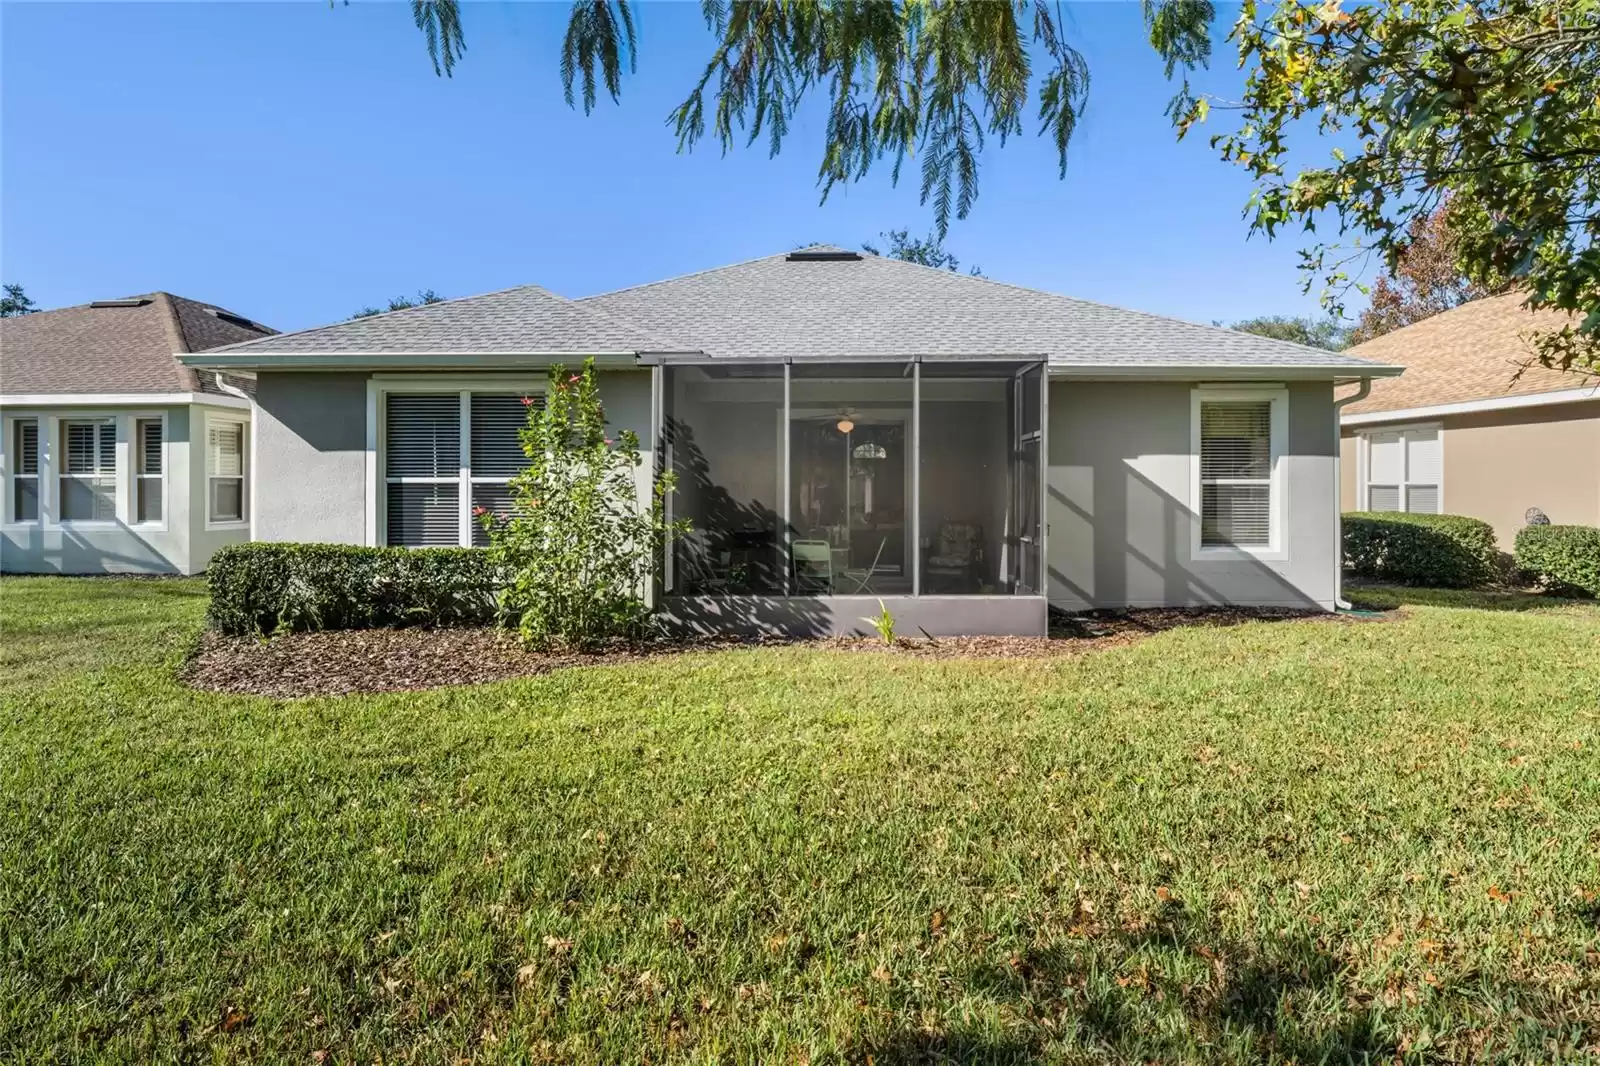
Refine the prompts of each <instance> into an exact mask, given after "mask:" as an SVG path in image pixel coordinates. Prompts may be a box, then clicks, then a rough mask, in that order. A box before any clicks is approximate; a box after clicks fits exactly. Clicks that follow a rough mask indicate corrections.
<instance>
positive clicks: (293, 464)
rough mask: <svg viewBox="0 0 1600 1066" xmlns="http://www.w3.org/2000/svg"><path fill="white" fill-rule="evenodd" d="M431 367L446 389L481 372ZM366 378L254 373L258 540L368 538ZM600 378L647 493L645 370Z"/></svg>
mask: <svg viewBox="0 0 1600 1066" xmlns="http://www.w3.org/2000/svg"><path fill="white" fill-rule="evenodd" d="M435 376H436V377H438V379H439V380H440V381H441V382H445V381H446V380H447V381H448V384H447V385H444V386H443V387H446V388H449V389H457V388H463V387H465V388H472V387H475V386H474V382H475V381H477V380H479V376H476V375H470V374H448V375H445V374H439V375H435ZM423 377H425V376H424V375H417V376H416V378H423ZM368 378H369V375H367V374H362V373H354V374H338V373H296V372H288V371H283V372H264V373H260V374H258V375H257V377H256V471H257V482H256V493H255V539H256V540H263V541H317V542H322V543H332V544H363V543H365V542H366V527H367V515H366V508H367V485H366V476H367V475H366V448H367V381H368ZM545 380H546V379H545V376H544V374H542V373H537V372H536V373H533V374H530V375H528V376H527V377H526V378H524V379H519V380H517V381H514V382H513V381H508V379H507V378H506V377H505V376H503V375H499V376H496V377H494V378H493V379H484V380H483V381H482V384H481V387H482V388H484V389H486V390H493V391H497V392H504V391H507V390H508V389H509V390H511V391H515V390H517V389H526V390H532V389H535V388H537V387H539V386H540V385H542V384H544V382H545ZM599 381H600V396H601V399H602V401H603V402H604V403H605V407H606V417H607V418H608V419H610V423H611V425H612V426H613V427H615V428H617V429H619V430H620V429H631V430H633V431H634V432H636V433H638V434H639V439H640V444H641V448H642V451H643V455H642V457H641V458H642V463H641V467H640V473H639V492H640V499H641V501H647V500H648V499H649V494H650V471H651V470H652V469H653V468H654V466H653V463H654V460H653V458H652V453H651V447H652V444H653V440H652V432H651V426H650V412H651V372H650V371H649V370H630V371H602V372H601V373H600V375H599ZM380 476H381V473H380Z"/></svg>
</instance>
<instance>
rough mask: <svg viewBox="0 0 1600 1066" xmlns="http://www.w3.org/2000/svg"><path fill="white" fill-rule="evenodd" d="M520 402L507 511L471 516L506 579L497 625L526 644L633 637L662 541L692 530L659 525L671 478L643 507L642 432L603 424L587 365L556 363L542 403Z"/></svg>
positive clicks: (663, 479) (644, 614) (643, 617)
mask: <svg viewBox="0 0 1600 1066" xmlns="http://www.w3.org/2000/svg"><path fill="white" fill-rule="evenodd" d="M523 403H524V405H525V406H526V407H527V411H528V414H527V421H526V424H525V425H524V426H523V428H522V430H521V431H520V434H519V437H520V439H521V442H522V452H523V454H524V455H526V456H527V457H528V466H527V468H526V469H524V470H523V471H521V472H520V473H519V474H517V476H516V477H514V478H512V479H511V485H510V488H511V497H512V502H511V507H510V509H509V513H506V514H494V513H492V512H490V511H488V510H487V509H485V508H483V507H478V508H474V510H473V515H474V517H475V518H476V519H477V520H478V522H479V523H481V524H482V526H483V529H484V532H485V533H487V534H488V537H489V557H490V559H492V560H493V561H494V562H495V563H496V564H497V565H498V566H499V567H500V569H501V571H502V572H503V573H505V575H506V582H505V585H504V587H503V588H501V590H500V620H501V621H502V622H503V623H505V624H506V625H507V626H510V627H512V628H514V629H516V631H517V634H518V635H519V636H520V637H521V638H522V641H523V643H524V644H527V645H529V646H532V647H551V646H558V647H579V648H582V647H592V646H594V645H596V644H600V643H603V642H605V641H608V640H615V639H627V638H631V637H636V636H638V635H639V634H640V633H641V631H642V630H643V629H644V626H645V624H646V622H647V620H648V618H649V615H650V605H649V603H648V601H647V600H646V599H645V595H646V593H647V592H648V590H649V587H650V582H651V580H652V579H653V578H654V576H655V573H656V560H658V559H660V558H661V548H662V545H663V544H664V543H665V540H666V538H667V537H668V536H669V535H672V534H673V533H675V532H682V531H684V530H686V529H687V528H688V523H686V522H677V523H669V522H667V521H666V518H665V514H666V507H665V503H666V497H667V493H669V492H671V491H672V488H673V484H674V475H673V474H672V473H671V472H670V471H669V472H666V473H662V474H659V475H657V476H656V478H655V484H654V491H653V493H652V495H651V499H650V502H649V504H648V505H647V506H643V507H641V506H640V501H639V489H638V483H637V481H636V480H635V479H636V477H637V472H638V470H639V467H640V462H641V458H640V451H639V436H638V434H636V433H634V432H633V431H632V430H627V429H624V430H621V431H620V432H613V431H611V430H608V429H607V428H606V415H605V408H604V407H603V406H602V405H601V403H600V389H599V386H598V385H597V384H596V382H595V374H594V360H593V359H590V360H587V361H586V362H585V363H584V364H583V369H582V370H581V371H579V372H578V373H576V374H569V373H568V372H567V369H566V368H565V367H563V366H560V365H557V366H552V367H551V368H550V388H549V390H548V391H547V392H546V393H545V402H544V403H543V404H542V405H541V404H533V403H529V402H528V401H526V400H524V401H523Z"/></svg>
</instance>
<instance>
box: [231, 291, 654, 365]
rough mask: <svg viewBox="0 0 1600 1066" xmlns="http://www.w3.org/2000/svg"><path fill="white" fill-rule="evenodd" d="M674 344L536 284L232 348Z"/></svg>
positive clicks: (600, 348) (332, 350)
mask: <svg viewBox="0 0 1600 1066" xmlns="http://www.w3.org/2000/svg"><path fill="white" fill-rule="evenodd" d="M672 350H675V346H674V345H672V344H670V343H668V342H666V341H664V340H662V339H661V338H659V337H655V336H652V335H651V334H650V333H649V332H647V331H646V330H644V329H640V328H637V327H635V326H633V325H632V324H630V323H626V322H619V321H617V320H616V319H615V318H613V317H612V316H611V315H610V314H608V313H607V312H606V311H605V310H604V309H602V308H598V307H585V306H583V305H581V304H578V303H576V302H574V301H572V300H568V299H566V298H565V297H562V296H557V295H556V294H555V293H553V292H550V291H548V290H546V289H541V288H539V287H538V286H537V285H520V286H518V287H517V288H514V289H505V290H502V291H500V292H491V293H486V294H484V295H482V296H468V297H464V298H462V299H459V300H444V301H442V302H440V303H435V304H424V305H422V306H421V307H410V308H406V309H405V310H403V311H387V312H384V313H383V314H378V315H370V316H368V317H366V318H356V319H351V320H350V321H348V322H336V323H334V324H333V325H330V326H317V327H314V328H312V329H303V330H300V331H298V332H296V333H280V334H278V335H276V336H274V337H268V338H266V339H265V340H258V341H252V342H250V343H248V344H235V345H230V346H229V347H227V348H224V349H222V351H226V352H228V353H230V354H235V353H236V354H239V355H245V354H261V355H271V354H275V353H282V354H286V355H287V354H295V353H299V354H312V353H315V354H343V353H358V352H359V353H362V354H383V353H394V354H399V353H402V352H427V353H483V354H486V355H487V354H493V353H502V352H503V353H541V354H542V353H547V352H549V353H554V352H570V353H574V354H582V353H599V352H639V351H644V352H661V351H672Z"/></svg>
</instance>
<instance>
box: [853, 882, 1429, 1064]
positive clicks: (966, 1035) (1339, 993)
mask: <svg viewBox="0 0 1600 1066" xmlns="http://www.w3.org/2000/svg"><path fill="white" fill-rule="evenodd" d="M1344 970H1345V964H1344V963H1343V962H1342V961H1341V960H1340V959H1338V958H1336V957H1335V956H1333V955H1331V954H1329V953H1328V952H1327V951H1325V950H1324V949H1323V948H1322V947H1321V946H1319V944H1318V943H1317V942H1316V941H1315V940H1312V939H1309V938H1298V937H1280V938H1274V939H1270V940H1268V941H1266V942H1265V943H1262V944H1255V943H1246V942H1240V941H1236V940H1232V939H1230V938H1229V937H1228V936H1227V935H1226V934H1225V933H1224V932H1223V931H1222V930H1221V928H1220V927H1219V926H1217V925H1216V924H1215V923H1214V922H1211V921H1209V920H1208V919H1205V918H1201V917H1196V916H1194V915H1192V914H1191V913H1190V912H1189V911H1188V910H1187V909H1186V908H1185V907H1184V905H1183V904H1182V903H1180V902H1178V901H1176V900H1173V901H1170V902H1169V903H1167V904H1166V905H1165V906H1164V910H1163V913H1162V914H1161V915H1160V916H1159V918H1158V920H1157V921H1156V922H1155V923H1153V924H1152V925H1150V926H1149V927H1147V928H1145V929H1144V930H1142V931H1140V932H1131V933H1130V932H1122V931H1111V932H1107V933H1105V934H1104V935H1103V936H1102V937H1101V938H1098V939H1089V940H1084V939H1082V938H1071V939H1065V938H1064V939H1063V940H1062V941H1061V942H1059V943H1053V944H1047V945H1045V946H1043V947H1040V948H1035V949H1032V950H1029V951H1027V952H1025V953H1023V954H1021V955H1018V956H1015V957H1013V958H1012V959H1011V960H1010V964H1009V965H1004V966H993V965H990V966H979V967H977V968H975V969H974V970H972V971H971V972H969V973H968V974H967V976H966V978H965V979H964V980H961V981H960V982H959V986H960V988H961V990H962V992H963V994H964V995H965V996H969V997H971V998H973V999H977V1000H981V1001H986V1002H987V1003H988V1004H990V1005H992V1006H993V1007H994V1008H996V1009H997V1010H998V1011H999V1012H1001V1013H1003V1014H1004V1015H1006V1016H1009V1017H1011V1018H1016V1019H1020V1020H1021V1024H1018V1025H1015V1026H1008V1027H1007V1028H1005V1029H1004V1030H998V1031H997V1030H996V1029H994V1028H992V1027H991V1028H986V1029H983V1030H978V1029H975V1028H967V1029H962V1028H959V1027H958V1028H951V1029H940V1030H935V1031H932V1032H930V1031H927V1030H925V1029H924V1028H921V1027H914V1026H908V1027H906V1028H903V1029H898V1030H896V1031H894V1032H892V1033H890V1034H888V1035H887V1036H885V1037H883V1038H881V1039H878V1040H876V1041H873V1042H871V1043H869V1045H868V1046H866V1047H864V1048H862V1049H861V1050H860V1053H859V1054H856V1055H852V1056H851V1058H852V1060H854V1059H861V1060H863V1061H874V1062H878V1063H882V1064H885V1066H889V1064H896V1066H900V1064H908V1063H936V1062H985V1063H989V1062H996V1063H1035V1062H1055V1061H1059V1060H1060V1057H1061V1056H1062V1055H1066V1054H1070V1053H1071V1052H1072V1051H1078V1052H1079V1053H1080V1054H1081V1053H1088V1052H1091V1051H1092V1052H1093V1053H1095V1054H1103V1053H1105V1052H1106V1051H1110V1052H1111V1053H1112V1057H1113V1058H1116V1059H1117V1060H1118V1061H1130V1062H1146V1061H1151V1062H1181V1061H1190V1060H1193V1059H1195V1058H1207V1057H1210V1056H1213V1055H1218V1054H1219V1053H1220V1055H1221V1057H1223V1058H1227V1057H1229V1056H1230V1055H1240V1056H1243V1057H1247V1058H1250V1059H1252V1060H1253V1059H1256V1058H1258V1057H1259V1058H1267V1057H1270V1058H1271V1059H1272V1060H1273V1061H1280V1060H1281V1061H1286V1062H1346V1061H1363V1062H1365V1061H1372V1062H1377V1061H1388V1060H1389V1059H1391V1058H1393V1057H1394V1055H1395V1054H1396V1051H1397V1049H1398V1045H1397V1044H1396V1042H1395V1041H1394V1039H1393V1037H1392V1036H1390V1035H1388V1034H1387V1033H1385V1032H1384V1031H1383V1028H1382V1027H1381V1026H1380V1025H1379V1022H1378V1019H1377V1017H1376V1016H1375V1014H1374V1012H1373V1010H1372V1008H1371V1007H1369V1006H1367V1005H1365V1004H1363V1003H1361V1002H1360V1001H1359V1000H1356V999H1354V998H1353V997H1352V993H1353V991H1354V990H1353V989H1351V988H1350V987H1347V982H1346V981H1345V980H1343V979H1342V974H1343V972H1344ZM1195 974H1205V975H1207V977H1206V978H1205V979H1204V980H1202V981H1200V982H1196V981H1195V979H1194V975H1195ZM1129 975H1132V976H1131V977H1130V976H1129ZM1306 1002H1327V1003H1337V1004H1343V1005H1344V1006H1343V1007H1342V1009H1340V1010H1338V1011H1333V1012H1316V1011H1302V1010H1296V1009H1294V1008H1295V1007H1297V1006H1299V1005H1301V1004H1303V1003H1306Z"/></svg>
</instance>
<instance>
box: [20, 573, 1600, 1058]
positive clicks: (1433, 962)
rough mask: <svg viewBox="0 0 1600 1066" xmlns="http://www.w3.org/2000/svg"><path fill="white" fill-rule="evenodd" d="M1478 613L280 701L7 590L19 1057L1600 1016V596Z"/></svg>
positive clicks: (859, 1041)
mask: <svg viewBox="0 0 1600 1066" xmlns="http://www.w3.org/2000/svg"><path fill="white" fill-rule="evenodd" d="M1378 591H1379V592H1380V593H1382V594H1383V595H1388V596H1391V597H1396V598H1409V599H1412V600H1423V599H1428V597H1419V596H1417V595H1416V594H1415V592H1414V590H1388V591H1384V590H1378ZM1486 606H1487V607H1495V606H1504V603H1503V602H1501V601H1487V602H1483V601H1475V600H1474V598H1473V597H1472V596H1470V595H1463V594H1452V595H1451V596H1449V597H1448V598H1447V599H1441V600H1437V601H1434V602H1429V603H1421V602H1418V603H1417V604H1416V605H1414V606H1408V607H1406V608H1405V609H1404V610H1403V612H1402V613H1401V615H1400V617H1399V618H1398V620H1392V621H1391V620H1384V621H1372V622H1359V623H1349V624H1333V623H1328V622H1315V621H1313V622H1276V623H1254V624H1249V625H1244V626H1239V627H1236V628H1231V629H1207V630H1200V629H1191V630H1177V631H1172V632H1169V633H1164V634H1161V635H1159V636H1156V637H1154V638H1152V639H1150V640H1147V641H1145V642H1142V643H1139V644H1136V645H1133V646H1129V647H1124V648H1119V649H1116V650H1113V651H1109V652H1106V653H1103V654H1094V655H1089V656H1084V657H1080V658H1073V659H1064V660H1050V661H994V662H989V661H967V662H946V661H911V660H908V659H904V658H900V657H896V656H894V655H892V654H866V653H859V652H858V653H846V652H837V651H828V650H820V649H801V648H795V649H752V650H739V651H729V652H718V653H706V654H695V655H689V656H684V657H678V658H674V659H671V660H664V661H659V662H649V663H643V664H636V665H628V666H615V667H598V668H588V669H579V670H570V671H565V672H560V673H555V674H551V675H546V676H544V677H539V678H533V679H528V680H523V681H517V682H508V683H504V684H497V685H490V686H482V687H475V688H457V689H444V690H436V691H433V692H428V693H421V694H417V693H411V694H402V695H392V696H374V697H359V698H355V697H347V698H339V699H313V700H300V701H273V700H267V699H258V698H245V697H224V696H217V695H211V694H202V693H197V692H193V691H190V690H188V689H185V688H183V687H181V686H180V685H178V684H177V683H176V682H175V681H174V680H173V670H174V668H175V667H176V666H177V665H178V664H179V663H180V662H181V660H182V657H183V655H184V653H185V650H186V647H187V646H188V643H189V641H190V640H191V639H192V637H193V634H194V633H195V632H196V630H197V627H198V626H199V624H200V619H201V614H202V612H203V608H204V599H203V590H202V589H201V588H200V587H199V586H198V585H197V584H195V583H192V582H177V581H174V582H121V581H111V580H95V581H69V580H62V579H11V580H7V581H4V582H0V618H3V622H0V625H3V627H4V633H3V639H0V654H3V656H4V663H3V665H4V671H3V679H0V1060H3V1059H15V1060H16V1061H26V1062H29V1063H35V1062H95V1061H122V1062H145V1061H183V1062H195V1061H216V1062H244V1061H263V1062H311V1061H326V1062H338V1063H345V1062H352V1063H354V1062H360V1063H367V1062H374V1061H382V1062H389V1063H393V1062H440V1063H444V1062H455V1061H459V1060H460V1059H462V1058H468V1059H476V1060H478V1061H493V1062H501V1061H504V1062H561V1063H567V1062H578V1063H583V1062H595V1063H599V1062H619V1061H630V1062H631V1061H651V1062H661V1061H683V1062H711V1061H757V1060H759V1061H763V1062H808V1061H809V1062H813V1063H815V1062H830V1061H851V1062H869V1061H870V1062H873V1063H875V1064H889V1063H900V1062H921V1061H955V1062H991V1061H992V1062H1033V1061H1048V1062H1105V1061H1120V1062H1146V1061H1152V1060H1155V1061H1163V1062H1173V1061H1192V1062H1233V1061H1259V1062H1279V1061H1282V1062H1287V1061H1290V1060H1293V1061H1296V1062H1300V1063H1311V1062H1321V1061H1346V1060H1351V1059H1354V1060H1362V1059H1367V1060H1370V1061H1374V1062H1376V1061H1379V1060H1382V1061H1386V1062H1387V1061H1393V1060H1396V1059H1399V1060H1402V1061H1412V1062H1469V1061H1470V1062H1474V1063H1477V1062H1489V1061H1501V1062H1532V1061H1540V1062H1549V1061H1562V1060H1567V1061H1570V1060H1576V1059H1579V1058H1584V1057H1586V1056H1593V1055H1597V1054H1600V772H1597V769H1596V768H1597V753H1600V607H1596V606H1594V605H1592V604H1591V605H1584V604H1574V603H1560V602H1556V603H1552V602H1550V601H1538V602H1537V603H1524V604H1521V605H1520V606H1522V607H1524V608H1525V609H1520V610H1510V611H1508V610H1495V609H1485V607H1486Z"/></svg>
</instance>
